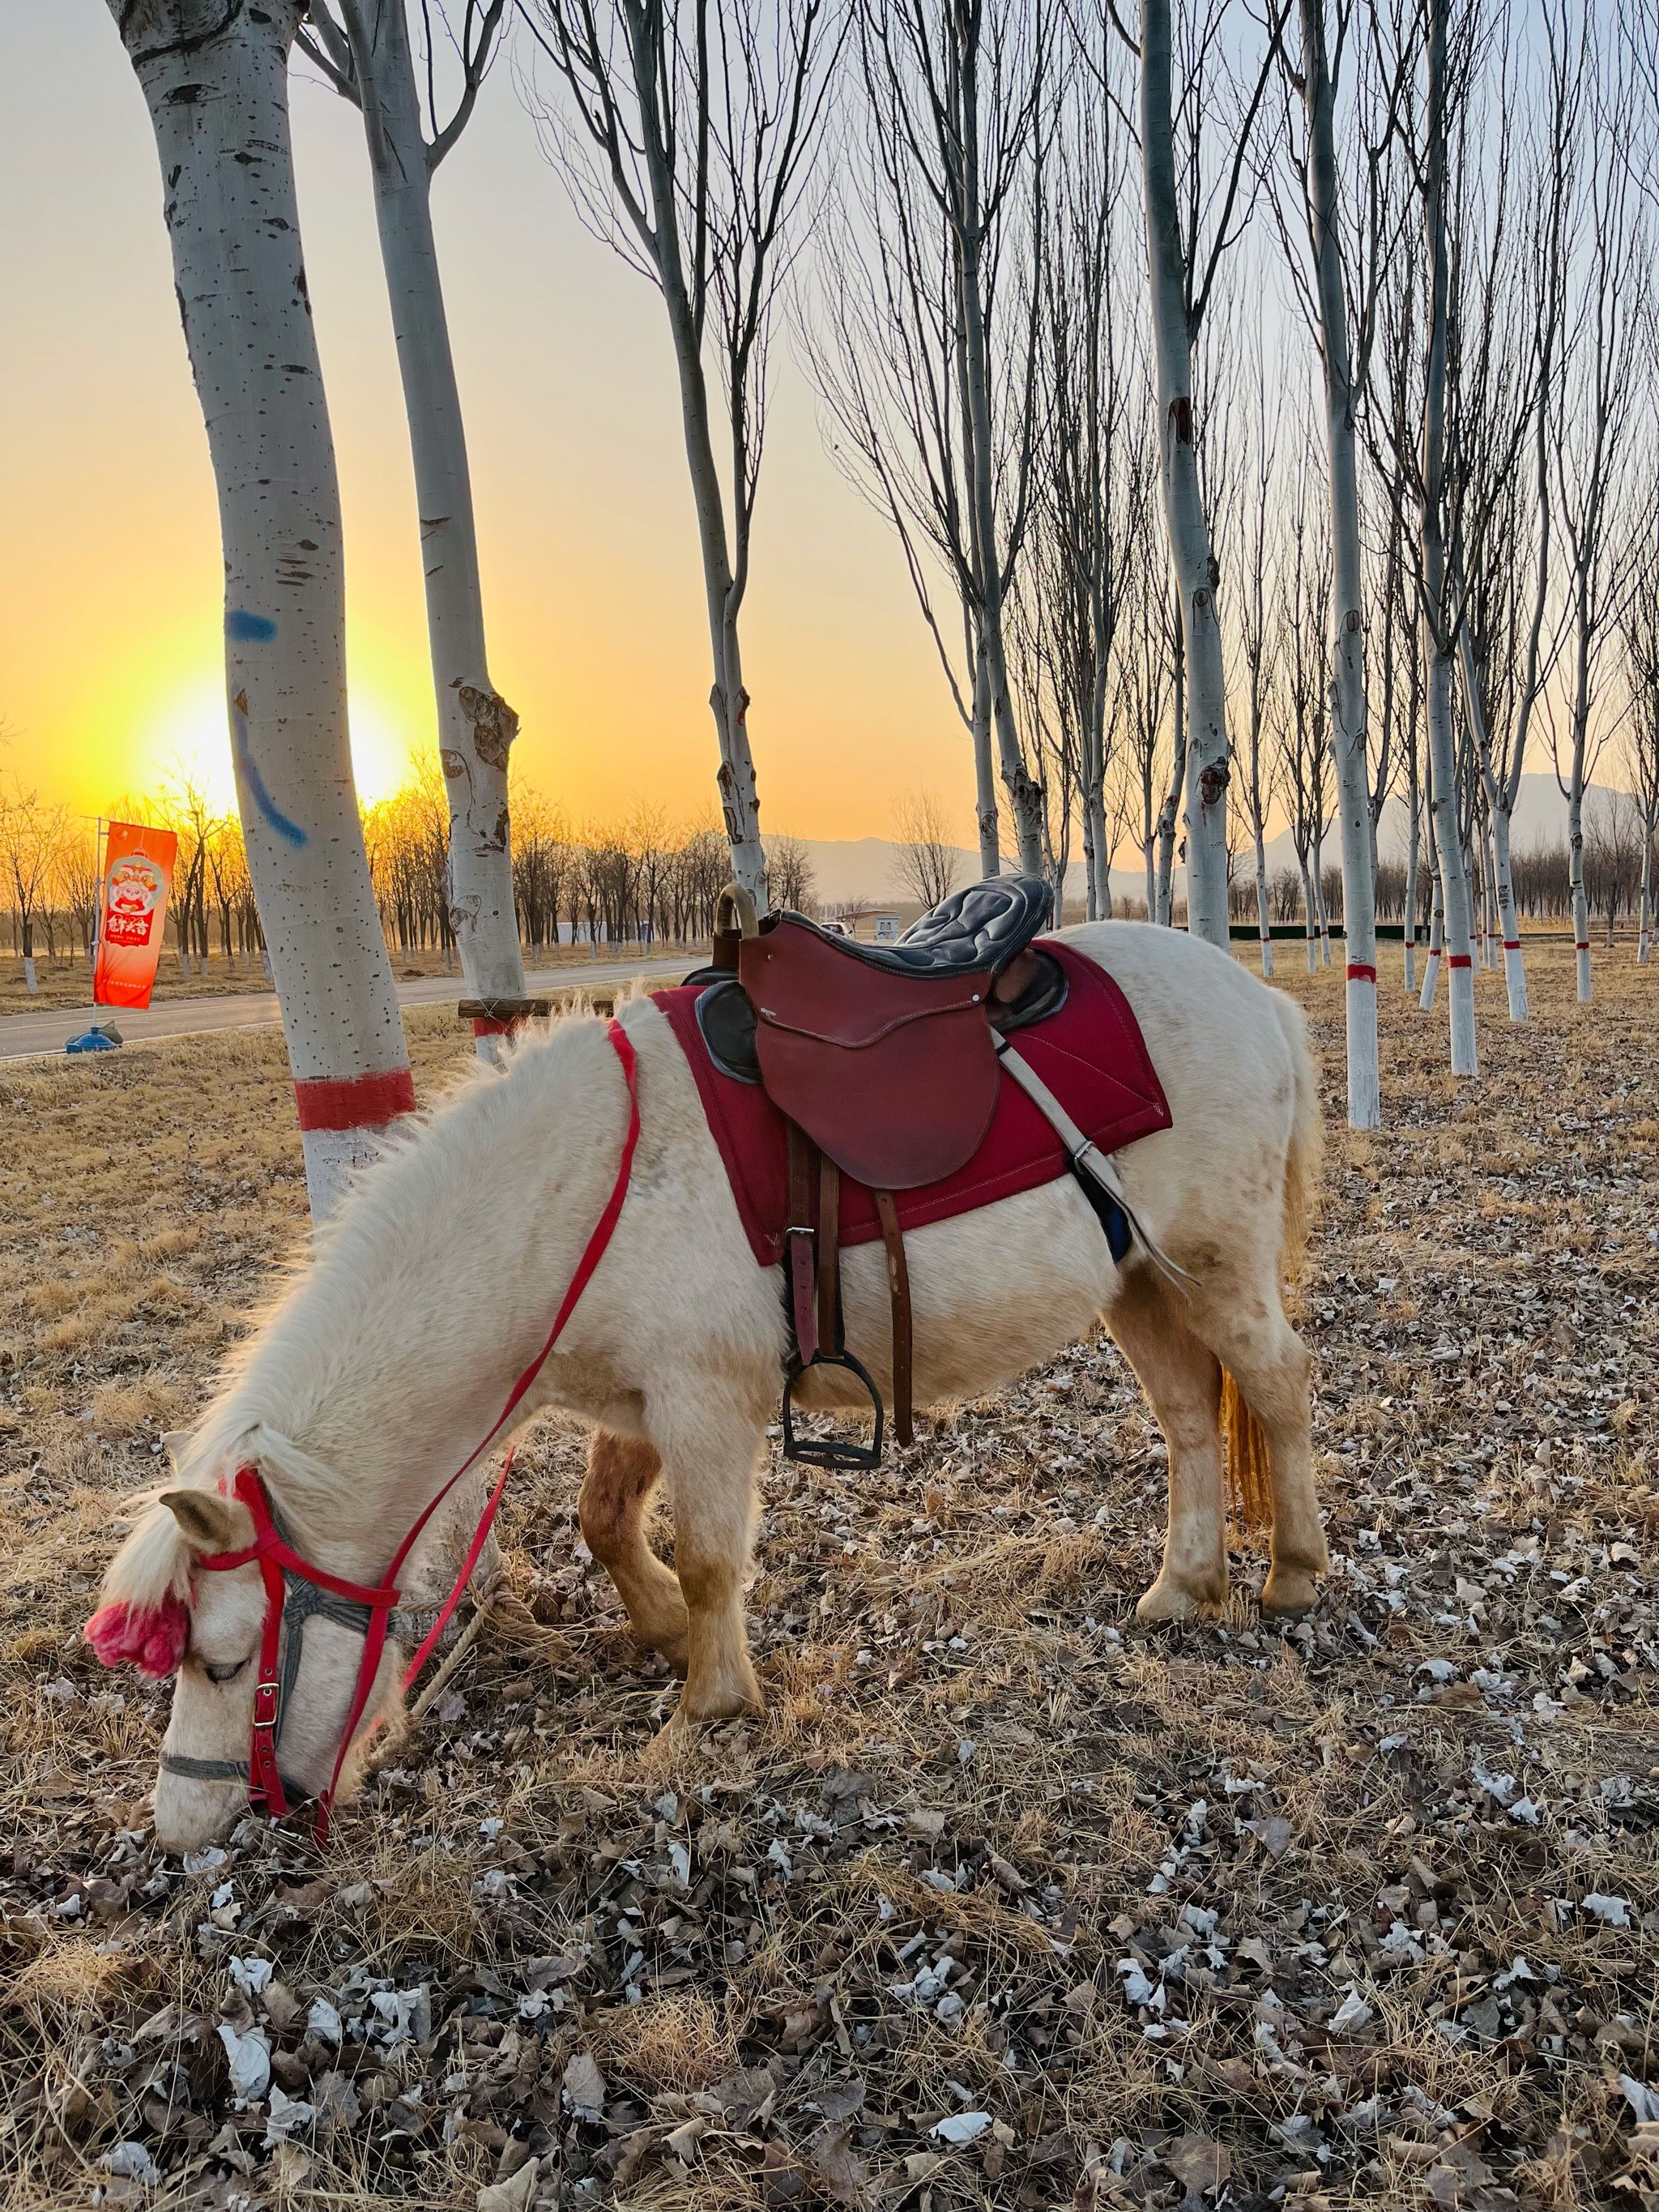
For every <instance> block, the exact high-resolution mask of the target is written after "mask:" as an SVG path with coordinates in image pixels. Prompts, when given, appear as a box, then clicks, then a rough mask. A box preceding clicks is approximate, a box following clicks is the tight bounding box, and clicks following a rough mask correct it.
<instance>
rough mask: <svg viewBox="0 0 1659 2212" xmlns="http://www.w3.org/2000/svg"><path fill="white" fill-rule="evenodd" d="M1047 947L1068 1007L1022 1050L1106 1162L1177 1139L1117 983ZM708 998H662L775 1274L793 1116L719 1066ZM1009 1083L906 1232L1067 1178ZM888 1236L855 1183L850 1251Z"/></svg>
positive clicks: (905, 1213)
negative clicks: (960, 1161)
mask: <svg viewBox="0 0 1659 2212" xmlns="http://www.w3.org/2000/svg"><path fill="white" fill-rule="evenodd" d="M1037 942H1038V944H1039V945H1041V947H1042V951H1045V952H1047V953H1048V954H1050V955H1051V956H1052V957H1053V958H1054V959H1055V960H1057V961H1058V962H1059V963H1060V966H1061V967H1062V968H1063V969H1065V970H1066V985H1067V988H1066V1003H1065V1005H1064V1006H1061V1007H1060V1010H1059V1012H1057V1013H1054V1014H1050V1015H1049V1017H1048V1019H1047V1020H1046V1021H1042V1022H1036V1023H1033V1024H1032V1025H1031V1027H1030V1029H1024V1030H1016V1031H1015V1033H1014V1037H1013V1042H1014V1045H1015V1048H1016V1049H1017V1050H1018V1052H1019V1054H1021V1056H1022V1058H1024V1060H1028V1061H1029V1062H1030V1065H1031V1066H1032V1067H1033V1068H1035V1069H1036V1073H1038V1074H1039V1075H1040V1076H1041V1077H1042V1080H1043V1081H1044V1082H1045V1083H1046V1084H1047V1085H1048V1088H1049V1089H1050V1090H1051V1091H1053V1092H1054V1096H1055V1097H1057V1098H1058V1099H1059V1100H1060V1103H1061V1104H1062V1105H1063V1106H1064V1107H1065V1109H1066V1112H1067V1113H1068V1114H1069V1115H1071V1117H1072V1119H1073V1121H1075V1122H1076V1123H1077V1124H1078V1126H1079V1128H1081V1129H1084V1130H1085V1131H1086V1132H1087V1133H1088V1134H1089V1135H1090V1136H1091V1137H1092V1138H1093V1139H1094V1141H1095V1142H1096V1144H1097V1145H1098V1146H1100V1148H1101V1150H1102V1151H1103V1152H1115V1151H1116V1150H1117V1149H1118V1147H1119V1146H1121V1145H1129V1144H1133V1142H1134V1140H1135V1139H1136V1138H1137V1137H1150V1136H1151V1135H1152V1133H1153V1131H1154V1130H1157V1129H1167V1128H1168V1127H1170V1122H1171V1120H1172V1118H1173V1117H1172V1116H1171V1115H1170V1107H1169V1102H1168V1100H1167V1099H1166V1098H1165V1097H1164V1086H1163V1085H1162V1084H1161V1083H1160V1082H1159V1081H1158V1075H1157V1073H1156V1071H1155V1070H1154V1068H1153V1066H1152V1060H1151V1059H1150V1058H1149V1057H1148V1055H1147V1051H1146V1041H1145V1039H1144V1038H1143V1037H1142V1036H1141V1034H1140V1024H1139V1022H1138V1021H1136V1019H1135V1018H1134V1015H1133V1012H1132V1011H1131V1009H1130V1006H1129V1002H1128V1000H1127V999H1126V998H1125V997H1124V995H1123V994H1122V992H1121V990H1120V989H1119V988H1118V986H1117V984H1116V983H1115V981H1113V979H1112V978H1111V976H1109V975H1107V973H1106V972H1105V970H1104V969H1102V968H1097V966H1096V965H1095V963H1094V962H1093V961H1092V960H1086V959H1085V958H1084V957H1083V955H1082V954H1081V953H1080V952H1075V951H1073V949H1072V948H1071V946H1070V945H1064V944H1060V943H1059V942H1057V941H1056V940H1055V939H1053V938H1040V939H1038V940H1037ZM701 989H702V986H701V985H698V984H682V985H680V986H679V987H678V988H677V989H674V990H670V991H653V993H652V994H651V995H652V997H653V999H654V1000H655V1001H656V1003H657V1004H658V1006H660V1007H661V1009H662V1011H663V1012H664V1013H665V1015H666V1016H667V1017H668V1021H669V1025H670V1027H671V1029H672V1030H673V1032H674V1034H675V1036H677V1037H678V1039H679V1042H680V1045H681V1048H682V1049H683V1050H684V1054H685V1057H686V1059H687V1060H688V1061H689V1062H690V1067H691V1073H692V1074H693V1076H694V1077H695V1078H696V1085H697V1092H698V1096H699V1097H701V1098H702V1104H703V1111H704V1112H705V1113H706V1114H707V1115H708V1126H709V1127H710V1129H712V1130H713V1132H714V1142H715V1143H716V1144H717V1145H718V1146H719V1147H720V1158H721V1159H722V1160H723V1161H724V1162H725V1164H726V1176H727V1178H728V1179H729V1181H730V1182H731V1185H732V1196H733V1198H735V1199H736V1200H737V1202H738V1213H739V1215H740V1216H741V1217H742V1219H743V1225H744V1231H746V1233H747V1235H748V1238H749V1243H750V1249H751V1250H752V1251H753V1253H754V1255H755V1257H756V1259H757V1260H758V1261H760V1263H761V1265H762V1266H763V1267H775V1266H776V1265H777V1264H778V1263H779V1261H781V1259H782V1257H783V1232H784V1230H785V1228H786V1227H787V1224H788V1199H789V1184H788V1173H787V1166H786V1163H785V1157H784V1122H783V1116H782V1115H781V1114H780V1113H779V1111H778V1109H777V1108H776V1107H775V1105H774V1104H773V1103H772V1102H771V1100H770V1099H769V1097H767V1095H766V1093H765V1092H764V1091H763V1090H762V1089H761V1088H760V1086H759V1085H757V1084H753V1083H744V1082H741V1081H739V1080H738V1078H737V1077H735V1076H731V1075H726V1074H725V1073H722V1071H721V1070H720V1068H718V1067H716V1066H715V1065H714V1061H713V1060H711V1059H710V1058H709V1055H708V1046H707V1045H706V1044H705V1043H704V1042H703V1037H702V1030H700V1029H699V1028H698V1027H697V1017H696V1011H695V1009H696V1000H697V998H698V995H699V993H700V991H701ZM999 1075H1000V1083H1001V1089H1000V1092H999V1095H998V1099H997V1108H996V1112H995V1114H994V1116H993V1118H992V1121H991V1127H990V1129H989V1131H988V1132H987V1135H986V1137H985V1140H984V1142H983V1143H982V1144H981V1146H980V1148H979V1150H978V1151H977V1152H975V1154H974V1156H973V1158H971V1159H970V1160H969V1162H968V1164H967V1165H966V1166H965V1167H963V1168H959V1169H958V1170H957V1172H956V1174H955V1175H952V1176H945V1180H944V1181H943V1182H930V1183H923V1184H921V1186H920V1187H919V1188H916V1189H915V1190H902V1191H900V1192H898V1193H897V1194H896V1202H897V1206H898V1217H899V1222H900V1225H901V1226H902V1227H903V1228H905V1229H921V1228H925V1227H926V1226H927V1224H928V1223H929V1222H932V1221H946V1220H949V1219H950V1218H951V1215H952V1214H957V1213H971V1212H974V1210H975V1207H977V1206H991V1205H994V1203H995V1201H996V1200H998V1199H1000V1198H1012V1196H1013V1195H1014V1194H1015V1192H1016V1191H1022V1190H1032V1189H1035V1188H1036V1185H1037V1184H1038V1183H1042V1182H1053V1181H1054V1177H1055V1176H1060V1175H1064V1174H1066V1172H1067V1169H1066V1154H1065V1152H1064V1150H1063V1148H1062V1147H1061V1145H1060V1139H1059V1138H1058V1137H1057V1136H1055V1134H1054V1131H1053V1130H1052V1129H1051V1128H1050V1127H1049V1126H1048V1122H1047V1121H1045V1120H1044V1119H1043V1117H1042V1115H1041V1114H1040V1113H1038V1111H1037V1109H1036V1107H1035V1106H1034V1105H1033V1104H1032V1103H1031V1102H1030V1099H1029V1098H1028V1097H1026V1096H1025V1093H1024V1091H1022V1090H1021V1089H1020V1088H1019V1086H1018V1084H1016V1083H1013V1082H1012V1081H1011V1080H1010V1079H1009V1078H1008V1077H1007V1076H1006V1075H1003V1074H1001V1071H1000V1070H999ZM880 1235H881V1223H880V1221H879V1220H878V1218H877V1215H876V1207H875V1200H873V1199H872V1197H871V1195H870V1193H869V1192H868V1191H867V1190H866V1188H865V1187H864V1186H863V1184H862V1183H858V1182H854V1181H853V1179H852V1178H851V1176H843V1177H842V1195H841V1241H842V1243H843V1244H868V1243H873V1242H874V1241H875V1239H876V1238H878V1237H879V1236H880Z"/></svg>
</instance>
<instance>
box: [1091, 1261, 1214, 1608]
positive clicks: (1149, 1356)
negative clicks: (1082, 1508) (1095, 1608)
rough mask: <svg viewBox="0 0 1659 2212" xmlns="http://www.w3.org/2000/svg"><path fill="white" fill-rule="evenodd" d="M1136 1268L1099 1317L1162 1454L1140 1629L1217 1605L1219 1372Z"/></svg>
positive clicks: (1164, 1296)
mask: <svg viewBox="0 0 1659 2212" xmlns="http://www.w3.org/2000/svg"><path fill="white" fill-rule="evenodd" d="M1177 1304H1178V1301H1177V1300H1176V1299H1175V1298H1173V1297H1170V1294H1169V1293H1168V1292H1167V1291H1165V1290H1164V1287H1163V1285H1161V1284H1160V1283H1158V1281H1157V1280H1156V1279H1154V1278H1153V1277H1152V1274H1151V1273H1149V1272H1148V1271H1147V1270H1146V1269H1145V1268H1137V1269H1135V1270H1134V1271H1133V1273H1130V1274H1129V1275H1128V1276H1127V1279H1126V1280H1125V1282H1124V1285H1123V1289H1122V1291H1121V1295H1120V1296H1119V1297H1117V1298H1116V1299H1115V1302H1114V1303H1113V1304H1111V1305H1110V1306H1109V1307H1108V1308H1107V1310H1106V1326H1107V1327H1108V1328H1109V1329H1110V1330H1111V1332H1112V1334H1113V1336H1114V1337H1115V1339H1116V1340H1117V1344H1118V1346H1119V1349H1120V1350H1121V1352H1122V1353H1123V1356H1124V1358H1126V1359H1127V1361H1128V1362H1129V1364H1130V1365H1131V1366H1132V1367H1133V1369H1134V1370H1135V1373H1136V1375H1137V1376H1138V1377H1139V1381H1140V1386H1141V1388H1142V1389H1144V1390H1145V1391H1146V1395H1147V1397H1148V1398H1149V1399H1150V1400H1151V1401H1152V1411H1153V1413H1156V1414H1157V1416H1158V1426H1159V1427H1160V1428H1161V1429H1162V1430H1163V1431H1164V1443H1165V1444H1166V1445H1167V1447H1168V1449H1169V1455H1170V1518H1169V1525H1168V1528H1167V1529H1166V1531H1165V1534H1164V1565H1163V1568H1162V1570H1161V1571H1160V1573H1159V1575H1158V1580H1157V1581H1156V1582H1155V1583H1153V1584H1152V1588H1151V1589H1149V1590H1148V1591H1147V1592H1146V1595H1145V1596H1144V1597H1143V1598H1142V1599H1141V1601H1140V1602H1139V1605H1138V1606H1137V1607H1135V1613H1136V1617H1137V1618H1138V1619H1139V1620H1142V1621H1147V1622H1151V1621H1158V1620H1197V1619H1198V1618H1199V1616H1200V1614H1203V1613H1218V1612H1219V1611H1220V1610H1221V1608H1222V1607H1223V1606H1225V1603H1226V1602H1227V1535H1226V1505H1225V1495H1224V1484H1225V1475H1224V1470H1223V1468H1222V1463H1221V1431H1220V1425H1219V1423H1220V1410H1221V1369H1220V1366H1219V1364H1218V1362H1217V1361H1216V1359H1215V1358H1214V1356H1213V1355H1212V1353H1211V1352H1209V1351H1208V1350H1207V1349H1206V1346H1204V1345H1202V1344H1200V1341H1199V1340H1198V1339H1197V1338H1196V1337H1195V1336H1194V1334H1193V1333H1192V1331H1191V1330H1190V1329H1189V1328H1188V1327H1187V1325H1186V1323H1185V1322H1183V1321H1182V1317H1181V1315H1180V1313H1179V1312H1178V1311H1177V1310H1176V1309H1177Z"/></svg>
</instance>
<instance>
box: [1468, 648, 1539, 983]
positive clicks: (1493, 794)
mask: <svg viewBox="0 0 1659 2212" xmlns="http://www.w3.org/2000/svg"><path fill="white" fill-rule="evenodd" d="M1457 651H1458V665H1459V668H1460V670H1461V672H1462V678H1463V708H1464V712H1465V713H1466V714H1468V718H1469V727H1470V729H1471V731H1472V732H1474V750H1475V757H1476V759H1477V760H1478V761H1479V762H1480V779H1481V782H1482V784H1483V785H1484V786H1485V788H1486V806H1487V811H1488V812H1489V813H1490V815H1491V817H1492V860H1493V872H1494V876H1495V879H1496V890H1497V907H1498V926H1499V927H1500V928H1501V930H1502V932H1503V938H1504V981H1505V982H1506V984H1507V985H1508V987H1509V1000H1510V1020H1511V1021H1512V1022H1524V1021H1525V1020H1526V1018H1527V971H1526V969H1525V968H1524V966H1523V965H1522V959H1521V924H1520V921H1519V918H1518V916H1517V915H1516V910H1515V879H1514V877H1513V875H1512V873H1511V872H1510V805H1509V803H1508V801H1509V787H1508V785H1507V783H1503V784H1500V783H1499V781H1498V777H1497V775H1495V774H1494V773H1493V769H1492V746H1491V744H1490V742H1489V739H1488V735H1487V731H1486V707H1485V704H1484V702H1483V701H1482V699H1481V696H1480V671H1478V670H1477V668H1476V667H1475V665H1474V641H1473V639H1472V638H1471V637H1470V635H1469V629H1468V623H1464V625H1463V627H1462V629H1460V631H1459V632H1458V638H1457ZM1519 757H1520V752H1519V748H1518V745H1517V751H1516V758H1517V759H1518V758H1519Z"/></svg>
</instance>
